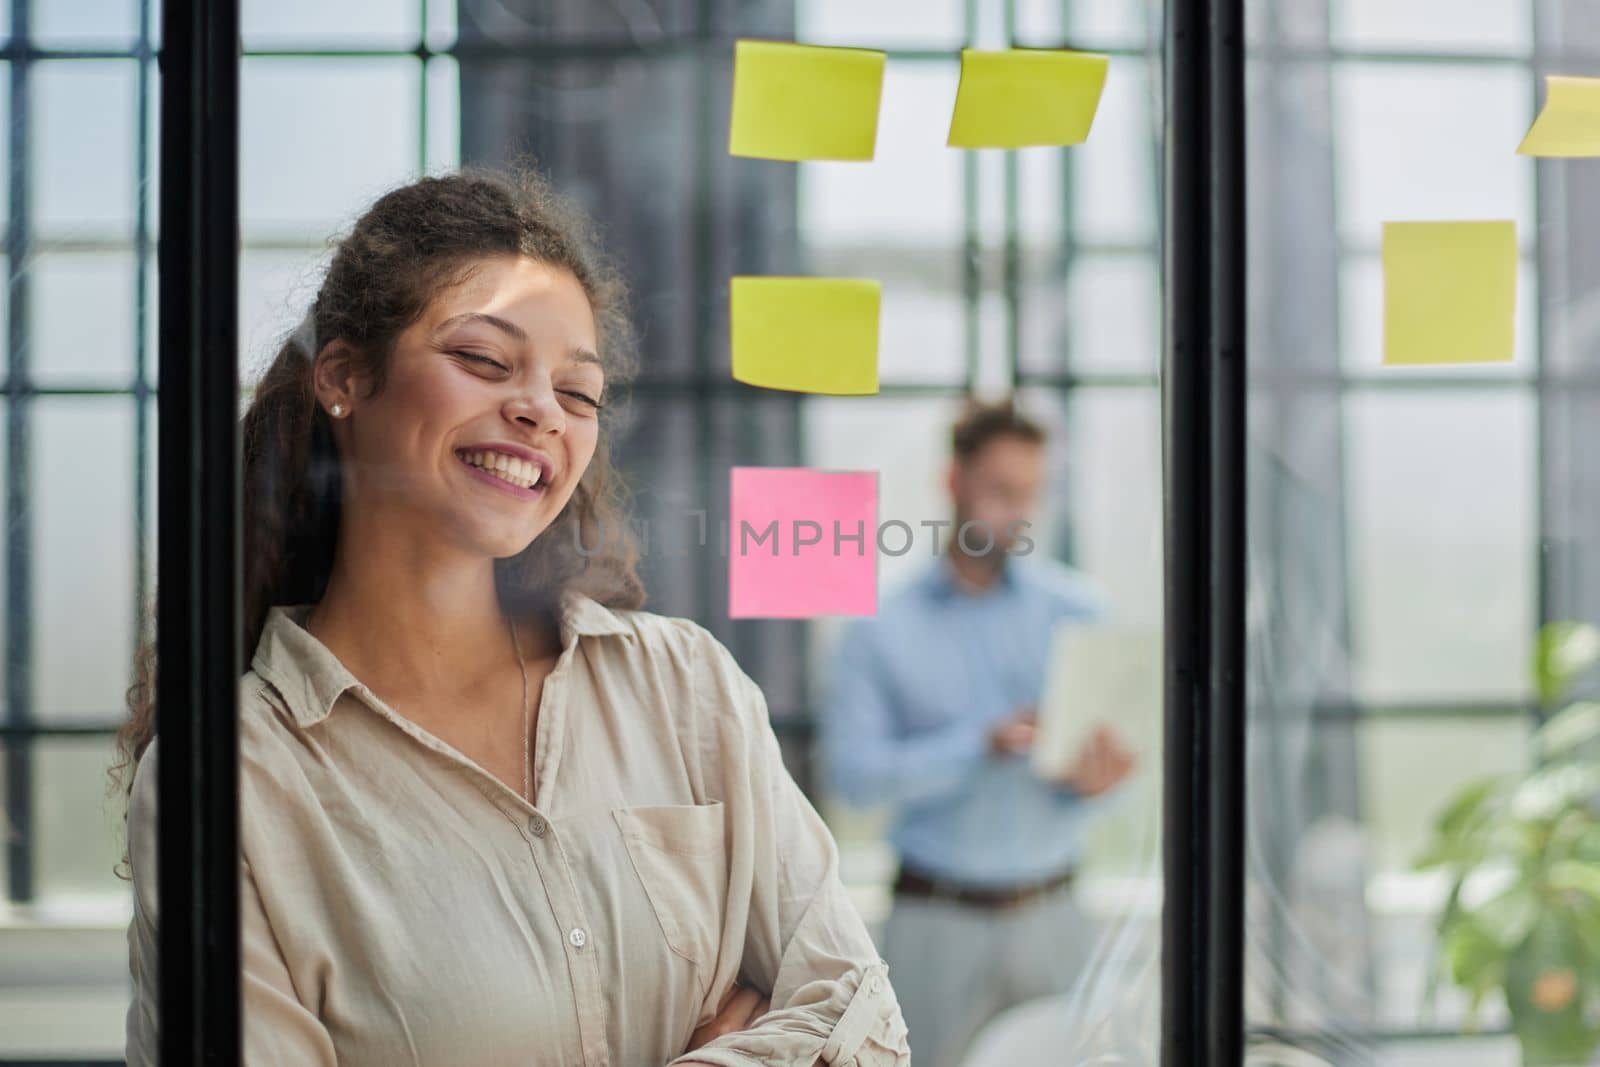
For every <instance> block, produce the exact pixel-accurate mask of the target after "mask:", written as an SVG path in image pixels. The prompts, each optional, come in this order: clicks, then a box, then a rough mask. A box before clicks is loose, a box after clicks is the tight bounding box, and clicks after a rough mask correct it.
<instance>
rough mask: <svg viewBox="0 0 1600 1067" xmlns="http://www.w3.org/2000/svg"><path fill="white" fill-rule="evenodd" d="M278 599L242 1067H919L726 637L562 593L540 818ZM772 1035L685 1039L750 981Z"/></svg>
mask: <svg viewBox="0 0 1600 1067" xmlns="http://www.w3.org/2000/svg"><path fill="white" fill-rule="evenodd" d="M305 611H306V608H305V607H304V606H300V607H295V608H274V609H272V612H271V614H270V616H269V618H268V619H267V622H266V627H265V630H264V631H263V633H262V636H261V642H260V644H259V646H258V647H257V649H256V654H255V659H254V662H253V665H252V666H253V669H252V670H251V671H250V672H249V673H248V674H246V675H245V677H244V680H243V684H242V688H241V708H240V724H239V728H240V786H239V787H240V805H241V835H242V852H243V862H242V872H241V880H242V901H241V903H242V909H243V918H242V926H243V938H244V943H243V952H244V975H243V983H244V1008H245V1027H244V1028H245V1035H244V1043H245V1060H246V1062H247V1063H249V1064H252V1065H259V1064H288V1065H295V1067H299V1065H315V1064H330V1065H331V1064H334V1063H338V1064H341V1065H343V1067H369V1065H370V1067H400V1065H402V1064H426V1065H428V1067H441V1065H449V1067H454V1065H479V1064H482V1065H491V1064H508V1065H509V1064H517V1065H523V1067H527V1065H535V1064H560V1065H580V1064H581V1065H585V1067H606V1065H614V1067H660V1065H663V1064H667V1063H669V1062H673V1061H676V1060H677V1059H678V1058H680V1057H681V1058H683V1059H691V1060H695V1061H704V1062H705V1063H709V1064H715V1065H720V1067H750V1065H752V1064H774V1065H776V1064H783V1065H794V1067H812V1065H813V1064H818V1063H821V1064H855V1065H860V1067H870V1065H878V1064H883V1065H888V1064H894V1065H898V1067H905V1065H907V1064H909V1062H910V1052H909V1049H908V1047H907V1043H906V1029H905V1023H904V1021H903V1020H902V1017H901V1014H900V1009H899V1006H898V1004H897V1002H896V1000H895V997H894V993H893V990H892V988H891V986H890V984H889V981H888V977H887V968H886V967H885V966H884V964H883V963H882V961H881V960H880V959H879V957H878V954H877V952H876V951H875V950H874V948H873V944H872V941H871V939H870V938H869V936H868V934H867V931H866V928H865V927H864V925H863V923H862V921H861V918H860V915H859V914H858V913H857V911H856V910H855V908H854V906H853V905H852V903H851V902H850V900H849V898H848V897H847V896H846V893H845V889H844V887H843V885H842V884H841V883H840V880H839V874H838V867H837V853H836V850H835V846H834V843H833V839H832V837H831V835H830V834H829V832H828V829H827V827H826V826H825V825H824V823H823V822H822V820H821V818H820V817H819V816H818V815H817V813H816V811H815V810H814V809H813V808H812V806H811V804H810V803H809V802H808V801H807V800H806V798H805V796H804V795H803V794H802V793H801V792H800V790H799V789H798V788H797V787H796V785H795V784H794V781H793V779H791V778H790V777H789V775H788V773H787V772H786V771H785V769H784V766H783V763H782V761H781V759H780V757H779V751H778V745H777V740H776V738H775V737H774V735H773V732H772V727H771V724H770V721H769V719H768V716H767V709H766V702H765V700H764V699H763V697H762V695H761V692H760V690H759V689H758V688H757V687H756V685H755V684H754V683H753V682H752V681H751V680H750V678H749V677H748V676H747V675H746V674H745V673H744V672H743V671H742V670H740V669H739V667H738V665H737V664H736V663H735V662H734V660H733V657H732V655H731V654H730V653H729V652H728V651H727V649H726V648H724V647H723V646H722V645H721V644H720V643H719V642H718V641H717V640H716V639H715V638H713V637H712V636H711V635H710V634H709V633H707V632H706V631H705V630H704V629H703V628H701V627H699V626H697V625H695V624H694V623H691V622H688V621H686V620H682V619H671V618H664V617H662V616H659V615H654V614H651V613H648V612H640V611H612V610H609V609H607V608H605V607H602V606H601V605H600V604H598V603H596V602H595V601H593V600H590V599H588V598H586V597H582V596H579V595H576V594H573V595H569V596H568V597H567V598H566V599H565V601H564V602H563V611H562V620H561V643H562V651H561V654H560V657H559V659H558V660H557V662H556V665H555V667H554V669H553V670H552V671H551V673H550V675H549V677H548V678H547V680H546V681H545V684H544V692H543V695H542V698H541V703H540V706H539V716H538V723H537V734H536V736H535V739H534V757H533V758H534V769H535V793H536V798H535V799H536V801H537V803H535V804H534V805H531V806H530V805H529V804H528V803H527V802H526V801H524V800H523V798H522V797H520V796H518V795H517V794H516V793H515V792H514V791H513V790H510V789H507V788H506V787H505V786H504V785H503V784H501V783H500V782H499V781H498V780H497V779H496V778H494V777H493V776H492V775H490V774H489V773H488V772H486V771H484V770H483V769H482V768H480V767H479V766H477V765H476V764H475V763H473V762H472V761H471V760H469V759H468V758H467V757H465V756H464V755H462V754H461V753H460V752H458V751H456V750H455V749H454V748H452V747H451V746H449V745H447V744H445V743H444V742H443V741H440V740H439V739H438V738H436V737H434V736H432V735H431V734H429V733H428V732H427V731H425V730H423V729H421V728H420V727H418V726H417V725H416V724H414V723H412V722H411V721H409V720H408V719H406V718H404V717H402V716H400V715H399V714H397V713H396V712H395V711H393V710H392V709H390V708H389V707H387V706H386V705H385V704H384V703H383V702H382V701H381V700H379V699H378V698H377V697H375V696H374V695H373V694H372V692H371V691H370V690H368V689H367V688H366V687H365V686H363V685H362V684H361V682H360V681H358V680H357V679H356V678H355V677H354V676H352V675H351V674H350V672H349V671H347V670H346V669H345V668H344V666H343V665H342V664H340V663H339V661H338V660H337V659H336V658H335V657H334V656H333V654H332V653H331V652H329V651H328V649H327V648H325V647H324V646H323V645H322V644H321V643H320V642H318V641H317V640H316V638H314V637H312V636H311V634H310V633H309V632H307V631H306V630H305V629H304V628H303V627H302V626H301V625H300V623H301V620H302V619H304V617H305ZM156 756H157V752H156V746H154V745H152V746H151V748H150V749H149V751H148V752H147V753H146V755H145V758H144V759H143V760H142V761H141V763H140V766H139V770H138V773H137V775H136V777H135V780H134V787H133V797H132V806H131V810H130V815H129V830H128V832H129V847H130V858H131V861H132V865H133V875H134V886H135V912H134V919H133V923H132V925H131V926H130V928H129V932H128V939H129V954H130V963H131V968H132V972H133V977H134V986H135V995H134V1001H133V1004H132V1005H131V1007H130V1008H129V1012H128V1029H127V1034H128V1048H127V1053H128V1062H129V1064H130V1067H142V1065H145V1064H152V1063H155V1062H156V1059H157V1056H158V1047H157V1022H158V1007H157V989H158V986H157V980H156V964H157V935H156V929H157V921H158V901H157V895H156V892H155V888H156V887H155V885H154V874H155V870H156V839H155V823H156V811H155V805H156V793H157V791H156ZM738 980H742V981H743V983H744V984H746V985H750V986H753V987H755V988H757V989H760V990H762V991H769V992H770V996H771V1002H772V1010H771V1011H770V1013H768V1014H767V1015H764V1016H762V1017H761V1018H760V1019H758V1020H756V1021H755V1023H754V1024H753V1025H752V1026H751V1028H750V1029H748V1030H744V1031H742V1032H739V1033H734V1034H728V1035H724V1036H723V1037H721V1038H719V1039H718V1040H716V1041H714V1042H712V1043H710V1044H707V1045H705V1046H703V1047H701V1048H699V1049H697V1050H695V1051H694V1052H693V1053H690V1054H685V1053H684V1049H685V1047H686V1046H687V1044H688V1041H689V1037H690V1034H691V1032H692V1031H693V1030H694V1029H695V1027H696V1026H698V1025H699V1024H701V1023H703V1022H705V1021H707V1020H708V1019H710V1018H711V1017H712V1016H713V1015H714V1014H715V1012H716V1009H717V1008H718V1007H719V1005H720V1004H721V1003H722V1002H723V1000H724V999H725V997H726V996H727V995H728V994H729V992H730V991H731V990H732V988H733V986H734V985H735V982H736V981H738Z"/></svg>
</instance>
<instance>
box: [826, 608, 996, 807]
mask: <svg viewBox="0 0 1600 1067" xmlns="http://www.w3.org/2000/svg"><path fill="white" fill-rule="evenodd" d="M822 748H823V761H824V763H825V764H826V767H827V771H828V780H829V784H830V785H831V786H832V787H833V789H834V791H835V792H836V793H838V794H839V796H841V797H843V798H844V799H845V800H846V801H848V802H850V803H851V804H855V805H858V806H863V807H865V806H869V805H875V804H894V805H910V804H918V803H922V802H925V801H929V800H936V799H939V798H941V797H944V796H948V795H949V794H951V793H953V792H956V791H957V790H959V789H961V788H962V787H963V786H964V785H965V784H966V783H967V782H968V780H969V779H970V778H971V776H972V774H973V772H974V771H976V770H977V769H978V768H979V767H981V766H982V764H983V761H984V760H985V758H986V757H987V755H988V750H989V740H988V726H987V724H985V723H983V722H981V721H973V720H966V719H958V720H956V721H955V722H953V723H951V724H950V725H949V726H946V727H944V728H942V729H936V730H930V731H927V732H923V733H919V734H917V736H915V737H906V736H902V735H901V733H900V731H899V729H898V727H897V725H896V722H895V716H894V709H893V704H892V702H891V694H890V692H889V686H888V683H887V682H886V680H885V679H884V677H883V664H882V662H881V659H880V658H879V653H878V652H877V650H876V646H875V645H874V643H873V642H872V641H870V640H867V639H866V637H865V634H864V633H862V632H861V631H860V630H859V629H852V630H851V631H850V632H848V633H846V635H845V637H844V640H842V641H840V642H839V651H838V653H837V655H836V656H835V658H834V666H833V678H832V690H831V693H830V695H829V699H828V702H827V707H826V708H825V709H824V714H823V716H822Z"/></svg>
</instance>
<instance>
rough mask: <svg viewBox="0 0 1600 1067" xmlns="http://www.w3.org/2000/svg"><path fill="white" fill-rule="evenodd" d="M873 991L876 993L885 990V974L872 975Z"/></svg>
mask: <svg viewBox="0 0 1600 1067" xmlns="http://www.w3.org/2000/svg"><path fill="white" fill-rule="evenodd" d="M872 991H873V992H874V993H882V992H883V975H881V974H875V975H873V976H872Z"/></svg>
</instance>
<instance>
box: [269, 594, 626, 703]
mask: <svg viewBox="0 0 1600 1067" xmlns="http://www.w3.org/2000/svg"><path fill="white" fill-rule="evenodd" d="M310 610H311V605H309V604H293V605H283V606H277V607H272V608H269V609H268V610H267V619H266V623H265V624H264V625H263V626H262V628H261V640H260V641H259V642H258V643H257V644H256V651H255V655H254V656H253V657H252V659H251V663H250V666H251V668H252V669H253V670H254V671H255V672H256V674H258V675H260V676H261V677H262V678H263V679H264V680H265V681H267V682H268V683H270V684H271V685H272V687H273V688H274V689H276V690H277V691H278V692H279V693H280V694H282V696H283V699H284V702H285V703H287V704H288V706H289V711H290V713H291V714H293V715H294V718H295V721H296V722H298V723H299V724H300V725H301V726H313V725H315V724H316V723H319V722H321V721H322V720H323V719H326V718H327V717H328V715H329V714H330V713H331V712H332V711H333V706H334V704H335V703H336V702H337V701H338V699H339V698H340V697H341V696H343V695H344V694H345V693H346V692H347V691H349V690H352V689H353V690H356V691H357V692H359V693H361V694H363V695H366V696H368V697H369V698H371V699H374V700H375V699H376V698H375V697H371V692H370V690H368V689H367V687H366V686H365V685H363V684H362V683H361V681H360V680H359V679H358V678H356V676H355V675H353V674H351V673H350V671H349V670H348V669H346V667H345V665H344V664H343V663H340V662H339V660H338V657H336V656H335V655H334V654H333V653H332V652H330V651H329V650H328V647H327V646H326V645H324V644H323V643H322V642H321V641H318V640H317V639H316V638H315V637H313V636H312V635H311V632H310V631H309V630H307V629H306V628H305V619H306V615H307V613H308V612H309V611H310ZM560 625H561V647H562V650H563V652H565V650H566V649H567V648H569V647H570V646H571V645H572V644H573V643H574V642H575V641H576V640H577V639H579V638H582V637H606V636H623V637H630V638H631V637H632V636H633V632H634V631H633V628H632V627H631V626H629V625H628V624H627V623H626V622H624V621H623V620H622V619H621V618H620V617H619V616H618V615H617V613H616V612H614V611H612V610H611V609H610V608H608V607H606V606H605V605H603V604H601V603H599V602H598V601H596V600H594V599H592V598H591V597H588V596H585V595H584V594H582V593H579V592H576V591H574V590H567V591H566V592H565V593H563V594H562V597H561V610H560Z"/></svg>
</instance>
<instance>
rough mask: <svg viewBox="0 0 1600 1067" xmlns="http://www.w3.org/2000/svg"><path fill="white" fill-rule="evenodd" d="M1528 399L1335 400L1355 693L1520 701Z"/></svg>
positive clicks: (1526, 592)
mask: <svg viewBox="0 0 1600 1067" xmlns="http://www.w3.org/2000/svg"><path fill="white" fill-rule="evenodd" d="M1534 427H1535V422H1534V404H1533V398H1532V396H1531V394H1529V393H1528V392H1525V391H1524V390H1521V389H1507V390H1505V391H1499V390H1496V391H1494V392H1473V393H1463V394H1457V395H1445V394H1438V395H1427V394H1424V393H1421V392H1416V393H1413V392H1411V391H1409V390H1407V391H1403V392H1389V393H1384V394H1372V393H1361V394H1356V395H1353V396H1350V397H1348V398H1346V400H1345V430H1346V434H1347V439H1346V464H1347V470H1348V478H1349V500H1348V505H1347V506H1348V509H1349V523H1350V565H1351V586H1352V597H1353V604H1352V621H1353V627H1354V633H1353V645H1354V651H1355V667H1356V672H1355V674H1356V677H1355V683H1356V690H1357V692H1358V693H1359V694H1361V695H1362V696H1364V697H1366V698H1367V699H1370V700H1386V701H1387V700H1407V699H1410V700H1422V701H1427V700H1442V699H1455V698H1460V699H1472V700H1493V699H1499V698H1505V699H1520V698H1522V697H1523V696H1524V695H1525V694H1526V693H1527V690H1528V652H1529V648H1530V647H1531V644H1532V641H1533V634H1534V626H1535V622H1534V619H1535V614H1534V612H1535V594H1534V590H1535V584H1534V583H1535V553H1534V551H1533V549H1534V543H1535V541H1534V529H1535V513H1536V509H1535V506H1534V500H1535V494H1536V486H1537V485H1538V480H1537V469H1536V466H1535V457H1534V448H1535V446H1534Z"/></svg>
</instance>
